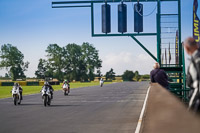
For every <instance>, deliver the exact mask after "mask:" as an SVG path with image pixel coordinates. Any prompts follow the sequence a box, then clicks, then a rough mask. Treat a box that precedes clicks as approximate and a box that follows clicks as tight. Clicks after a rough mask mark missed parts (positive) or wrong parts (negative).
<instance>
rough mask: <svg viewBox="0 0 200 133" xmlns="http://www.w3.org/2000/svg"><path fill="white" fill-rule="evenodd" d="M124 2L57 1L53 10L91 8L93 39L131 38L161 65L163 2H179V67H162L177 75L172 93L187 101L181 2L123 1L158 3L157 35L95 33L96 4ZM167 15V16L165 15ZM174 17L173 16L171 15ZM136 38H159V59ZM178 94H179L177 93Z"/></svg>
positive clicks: (156, 0) (112, 0)
mask: <svg viewBox="0 0 200 133" xmlns="http://www.w3.org/2000/svg"><path fill="white" fill-rule="evenodd" d="M121 1H122V0H90V1H87V0H86V1H84V0H83V1H76V0H74V1H55V2H52V8H76V7H77V8H80V7H89V8H91V35H92V37H117V36H128V37H131V38H132V39H133V40H135V42H137V44H138V45H140V46H141V47H142V48H143V49H144V50H145V51H146V52H147V53H148V54H149V55H150V56H151V57H152V58H153V59H154V60H155V61H157V62H159V63H160V64H161V15H162V14H161V2H177V8H178V14H176V15H178V32H179V42H178V43H179V64H178V65H175V66H174V65H171V66H170V65H168V66H167V67H166V66H162V65H161V67H162V68H163V69H164V70H165V71H166V72H167V73H176V74H178V77H173V78H174V79H179V80H178V81H177V82H176V83H171V87H172V90H171V91H172V92H174V93H176V94H177V95H178V96H179V97H181V98H182V99H183V100H184V101H187V91H188V90H189V89H186V84H185V80H186V78H185V76H186V74H185V59H184V49H183V47H182V43H181V0H123V2H138V1H139V2H156V3H157V14H156V19H157V21H156V22H157V24H156V25H157V27H156V28H157V33H118V34H112V33H107V34H106V33H102V34H96V33H94V4H96V3H105V2H107V3H117V2H118V3H119V2H121ZM164 15H165V14H164ZM171 15H173V14H171ZM136 36H157V58H156V57H155V56H154V55H153V54H152V53H151V52H150V51H149V50H148V49H147V48H146V47H145V46H144V45H143V44H142V43H141V42H140V41H139V40H138V39H137V38H136ZM173 84H175V87H173V86H174V85H173ZM177 92H178V93H177Z"/></svg>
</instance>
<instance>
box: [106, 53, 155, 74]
mask: <svg viewBox="0 0 200 133" xmlns="http://www.w3.org/2000/svg"><path fill="white" fill-rule="evenodd" d="M102 59H103V63H102V72H103V74H105V73H106V72H107V71H109V70H110V69H111V68H113V69H114V72H116V74H117V75H120V74H123V72H124V71H125V70H132V71H136V70H138V71H139V73H141V74H148V73H149V72H150V71H151V70H152V66H153V64H154V62H155V61H154V60H153V59H152V58H151V57H150V56H149V55H147V54H139V55H134V54H133V53H130V52H120V53H109V54H108V55H105V56H104V57H103V58H102Z"/></svg>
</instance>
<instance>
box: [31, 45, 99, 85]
mask: <svg viewBox="0 0 200 133" xmlns="http://www.w3.org/2000/svg"><path fill="white" fill-rule="evenodd" d="M46 53H47V59H46V60H45V59H40V60H39V64H38V68H37V69H38V70H37V71H36V72H35V75H36V76H37V78H40V79H44V78H45V77H54V78H57V79H58V80H59V81H62V80H64V79H68V80H71V81H72V80H76V81H88V80H90V81H92V80H94V78H95V70H97V72H100V68H101V67H102V66H101V64H102V61H101V60H100V59H99V53H98V50H96V48H95V47H94V46H93V45H92V44H89V43H83V44H82V45H77V44H74V43H73V44H68V45H66V46H64V47H60V46H59V45H57V44H50V45H49V46H48V47H47V49H46Z"/></svg>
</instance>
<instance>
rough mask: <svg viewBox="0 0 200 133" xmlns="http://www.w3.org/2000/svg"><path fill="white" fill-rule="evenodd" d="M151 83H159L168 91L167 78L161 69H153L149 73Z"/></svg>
mask: <svg viewBox="0 0 200 133" xmlns="http://www.w3.org/2000/svg"><path fill="white" fill-rule="evenodd" d="M150 77H151V82H152V83H159V84H160V85H161V86H163V87H164V88H167V89H169V82H168V76H167V74H166V73H165V71H164V70H162V69H154V70H152V71H151V73H150Z"/></svg>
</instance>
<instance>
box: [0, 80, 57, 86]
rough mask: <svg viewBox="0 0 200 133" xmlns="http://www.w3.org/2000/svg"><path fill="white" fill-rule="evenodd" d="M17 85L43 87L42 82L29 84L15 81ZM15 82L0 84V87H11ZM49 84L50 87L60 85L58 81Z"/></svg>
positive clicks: (28, 82)
mask: <svg viewBox="0 0 200 133" xmlns="http://www.w3.org/2000/svg"><path fill="white" fill-rule="evenodd" d="M16 82H17V83H19V85H21V86H43V85H44V81H38V82H36V81H34V82H30V81H16ZM16 82H0V86H13V85H14V83H16ZM49 84H51V85H60V82H59V81H52V82H49Z"/></svg>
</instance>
